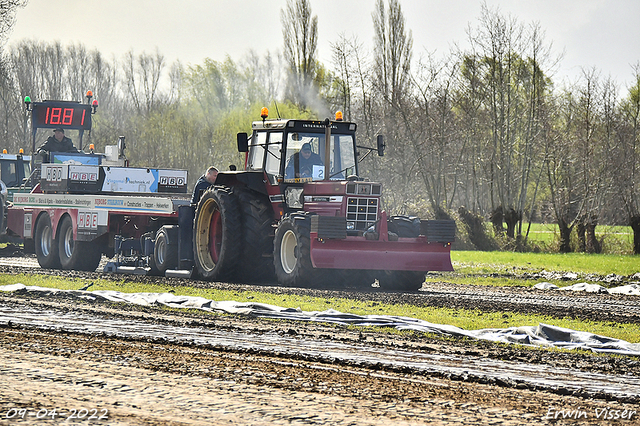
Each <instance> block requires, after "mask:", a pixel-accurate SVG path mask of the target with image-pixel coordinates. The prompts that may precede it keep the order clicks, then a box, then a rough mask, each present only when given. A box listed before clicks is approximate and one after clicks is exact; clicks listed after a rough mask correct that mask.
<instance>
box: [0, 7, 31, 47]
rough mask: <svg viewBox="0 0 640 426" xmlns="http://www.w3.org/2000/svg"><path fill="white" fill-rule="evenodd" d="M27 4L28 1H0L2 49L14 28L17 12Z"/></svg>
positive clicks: (0, 43)
mask: <svg viewBox="0 0 640 426" xmlns="http://www.w3.org/2000/svg"><path fill="white" fill-rule="evenodd" d="M26 4H27V0H0V47H1V46H3V45H4V43H5V42H6V40H7V36H8V35H9V32H10V31H11V28H12V27H13V24H14V22H15V13H16V10H17V9H18V8H19V7H24V6H25V5H26Z"/></svg>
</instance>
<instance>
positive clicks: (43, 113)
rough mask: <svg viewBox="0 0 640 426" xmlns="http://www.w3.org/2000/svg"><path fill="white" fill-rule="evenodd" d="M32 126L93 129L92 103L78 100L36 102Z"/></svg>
mask: <svg viewBox="0 0 640 426" xmlns="http://www.w3.org/2000/svg"><path fill="white" fill-rule="evenodd" d="M32 108H33V110H32V113H31V114H32V115H31V120H32V126H33V128H34V129H36V128H57V127H62V128H63V129H78V130H90V129H91V105H88V104H80V103H77V102H60V101H57V102H47V101H45V102H35V103H33V106H32Z"/></svg>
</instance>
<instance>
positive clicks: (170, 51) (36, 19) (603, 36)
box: [9, 0, 640, 88]
mask: <svg viewBox="0 0 640 426" xmlns="http://www.w3.org/2000/svg"><path fill="white" fill-rule="evenodd" d="M374 4H375V0H322V1H320V0H311V7H312V12H313V14H315V15H317V16H318V50H319V51H318V55H319V59H320V61H321V62H323V63H324V64H325V65H326V66H327V67H329V68H331V67H332V62H331V47H330V43H332V42H335V41H336V40H337V39H338V36H339V34H341V33H343V34H345V35H346V36H347V37H351V36H353V35H356V36H357V37H358V39H359V40H360V41H361V42H362V43H363V44H364V45H365V47H367V48H371V46H372V44H373V42H372V40H373V24H372V19H371V14H372V12H373V8H374ZM400 4H401V5H402V10H403V12H404V15H405V18H406V26H407V28H408V29H410V30H411V31H412V33H413V39H414V58H416V57H418V56H420V55H421V54H422V53H423V52H425V51H429V52H435V55H436V57H438V56H440V55H445V54H446V53H447V52H448V51H449V48H450V46H451V45H452V44H454V43H457V44H459V45H460V46H461V47H463V48H464V47H465V46H466V38H467V35H466V29H467V27H468V26H469V25H471V26H472V27H477V26H478V25H479V17H480V9H481V4H482V2H481V1H480V0H411V1H409V0H400ZM487 4H488V5H489V7H490V8H495V7H499V9H500V11H501V13H502V14H503V15H505V16H506V15H511V16H513V17H515V18H517V19H518V21H519V22H521V23H524V24H529V23H531V22H539V24H540V26H541V28H542V29H543V30H544V31H545V33H546V37H545V39H546V41H547V42H548V43H553V49H554V52H555V53H556V54H560V53H562V52H564V58H563V59H562V62H561V64H560V65H561V66H560V68H559V69H558V74H557V76H556V79H563V78H565V79H569V80H570V81H573V80H575V79H576V78H577V77H578V76H579V75H580V70H581V68H588V69H589V68H592V67H595V68H596V69H598V70H599V71H600V72H601V73H602V76H603V77H607V76H611V77H612V78H613V79H614V80H616V81H617V82H618V83H619V84H620V85H621V86H622V88H624V87H625V86H626V85H627V84H629V83H631V77H632V68H631V66H632V65H633V64H636V63H638V62H639V61H640V0H530V1H526V0H487ZM285 5H286V0H269V1H265V0H261V1H258V0H180V1H178V0H29V2H28V4H27V6H26V7H25V8H23V9H20V10H19V11H18V13H17V15H16V18H17V20H16V24H15V26H14V28H13V31H12V33H11V36H10V38H9V44H11V43H13V42H15V41H16V40H20V39H23V38H32V39H37V40H45V41H53V40H59V41H61V42H62V43H63V44H68V43H77V42H81V43H83V44H84V45H85V46H86V47H87V48H90V49H93V48H97V49H98V50H99V51H101V52H102V53H103V54H106V55H111V54H114V55H116V57H117V58H120V57H121V55H122V54H124V53H125V52H127V51H128V50H131V49H133V50H134V52H135V53H141V52H143V51H146V52H148V53H151V52H153V51H155V49H156V48H157V49H158V50H159V51H160V53H162V54H164V55H165V57H166V59H167V60H168V61H170V62H172V61H174V60H176V59H179V60H180V61H181V62H182V63H183V64H199V63H202V61H203V59H204V58H207V57H208V58H211V59H214V60H216V61H223V60H224V59H225V57H226V56H227V55H229V56H230V57H231V58H233V59H235V60H238V59H240V58H241V57H242V56H243V55H245V54H246V53H247V52H248V51H249V50H250V49H253V50H254V51H255V52H257V53H258V54H259V55H262V54H263V53H264V52H266V51H267V50H269V51H271V52H272V53H275V52H276V51H277V50H280V51H282V45H283V41H282V29H281V23H280V11H281V9H283V8H284V7H285Z"/></svg>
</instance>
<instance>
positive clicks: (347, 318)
mask: <svg viewBox="0 0 640 426" xmlns="http://www.w3.org/2000/svg"><path fill="white" fill-rule="evenodd" d="M0 291H5V292H13V291H19V292H42V293H49V294H61V295H64V296H67V297H77V298H79V299H84V300H91V301H101V300H103V301H111V302H123V303H133V304H136V305H142V306H158V305H160V306H167V307H171V308H187V309H201V310H205V311H215V312H224V313H230V314H246V315H253V316H257V317H263V318H277V319H284V320H294V321H316V322H328V323H335V324H342V325H358V326H379V327H392V328H396V329H398V330H415V331H422V332H427V333H436V334H443V335H450V336H459V337H460V336H464V337H469V338H474V339H483V340H490V341H493V342H504V343H518V344H522V345H535V346H547V347H556V348H563V349H586V350H591V351H593V352H603V353H615V354H621V355H632V356H640V344H638V343H629V342H626V341H624V340H619V339H613V338H609V337H605V336H599V335H596V334H592V333H587V332H583V331H575V330H570V329H566V328H561V327H555V326H552V325H548V324H542V323H541V324H539V325H537V326H522V327H510V328H504V329H497V328H496V329H482V330H464V329H462V328H459V327H455V326H452V325H442V324H433V323H430V322H427V321H423V320H420V319H415V318H409V317H400V316H392V315H354V314H349V313H344V312H339V311H335V310H333V309H329V310H326V311H322V312H318V311H313V312H307V311H302V310H300V309H299V308H283V307H280V306H274V305H269V304H265V303H250V302H249V303H246V302H244V303H241V302H235V301H231V300H229V301H221V302H218V301H214V300H210V299H205V298H203V297H194V296H176V295H174V294H171V293H122V292H119V291H112V290H96V291H84V290H60V289H53V288H46V287H37V286H29V287H27V286H25V285H24V284H13V285H6V286H0Z"/></svg>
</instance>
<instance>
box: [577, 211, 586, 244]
mask: <svg viewBox="0 0 640 426" xmlns="http://www.w3.org/2000/svg"><path fill="white" fill-rule="evenodd" d="M577 225H578V228H577V229H576V232H577V233H578V251H579V252H580V253H584V252H586V251H587V240H586V237H585V234H586V231H587V224H586V219H585V218H584V217H582V218H580V220H579V221H578V224H577Z"/></svg>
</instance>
